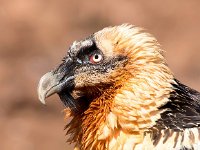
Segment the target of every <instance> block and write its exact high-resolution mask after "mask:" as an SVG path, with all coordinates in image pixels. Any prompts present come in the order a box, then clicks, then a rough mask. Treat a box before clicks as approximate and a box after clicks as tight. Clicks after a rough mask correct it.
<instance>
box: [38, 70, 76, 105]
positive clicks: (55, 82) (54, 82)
mask: <svg viewBox="0 0 200 150" xmlns="http://www.w3.org/2000/svg"><path fill="white" fill-rule="evenodd" d="M59 78H60V77H59V75H57V74H54V73H53V72H52V71H51V72H48V73H46V74H45V75H43V76H42V78H41V79H40V81H39V84H38V97H39V100H40V102H41V103H43V104H45V99H46V98H47V97H49V96H51V95H53V94H55V93H59V92H61V91H62V90H63V88H64V87H65V86H66V85H67V84H68V82H69V81H70V80H72V79H73V76H71V77H68V78H67V79H65V80H64V81H63V82H61V81H60V80H59Z"/></svg>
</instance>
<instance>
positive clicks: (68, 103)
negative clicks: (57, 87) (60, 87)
mask: <svg viewBox="0 0 200 150" xmlns="http://www.w3.org/2000/svg"><path fill="white" fill-rule="evenodd" d="M58 95H59V97H60V99H61V101H62V103H63V104H64V106H65V107H69V108H70V109H71V111H72V112H73V114H77V113H79V112H80V108H81V106H80V104H79V102H78V101H77V100H75V99H74V98H73V97H72V95H71V94H70V92H68V91H64V92H61V93H59V94H58Z"/></svg>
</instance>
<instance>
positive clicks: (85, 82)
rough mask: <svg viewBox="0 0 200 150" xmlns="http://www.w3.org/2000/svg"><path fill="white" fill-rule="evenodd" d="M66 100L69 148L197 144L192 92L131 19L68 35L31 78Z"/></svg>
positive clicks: (198, 118) (169, 149) (198, 117)
mask: <svg viewBox="0 0 200 150" xmlns="http://www.w3.org/2000/svg"><path fill="white" fill-rule="evenodd" d="M38 93H39V98H40V100H41V101H42V102H43V103H44V102H45V101H44V99H45V98H46V97H48V96H50V95H52V94H54V93H58V95H59V96H60V99H61V100H62V102H63V103H64V104H65V106H66V107H67V108H66V109H65V111H66V117H69V116H72V117H73V119H72V120H71V122H70V123H69V124H68V125H67V126H66V129H67V134H68V135H69V136H70V138H69V139H68V141H69V142H71V143H75V149H81V150H85V149H97V150H98V149H99V150H104V149H108V150H129V149H130V150H131V149H135V150H142V149H145V150H154V149H155V150H160V149H166V150H173V149H174V150H175V149H184V148H187V149H190V148H198V144H199V143H200V142H199V136H200V131H199V124H200V109H199V108H200V94H199V93H198V92H197V91H195V90H192V89H190V88H189V87H187V86H185V85H183V84H181V83H180V82H179V81H178V80H176V79H175V78H174V76H173V73H172V72H171V70H170V69H169V68H168V66H167V65H166V62H165V60H164V57H163V50H162V49H161V48H160V45H159V44H158V42H157V40H156V39H155V38H154V37H153V36H152V35H150V34H148V33H146V32H144V30H143V29H141V28H138V27H135V26H132V25H121V26H115V27H107V28H104V29H103V30H101V31H98V32H96V33H94V34H93V35H91V36H89V37H88V38H86V39H84V40H82V41H79V42H77V41H76V42H74V43H73V44H72V46H71V47H70V48H69V50H68V52H67V55H66V57H65V58H64V61H63V62H62V64H61V65H60V66H59V67H58V68H56V69H55V70H53V71H51V72H49V73H47V74H45V75H44V76H43V77H42V78H41V80H40V83H39V87H38Z"/></svg>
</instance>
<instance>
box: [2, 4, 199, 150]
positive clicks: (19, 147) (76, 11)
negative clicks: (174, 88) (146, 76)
mask: <svg viewBox="0 0 200 150" xmlns="http://www.w3.org/2000/svg"><path fill="white" fill-rule="evenodd" d="M199 7H200V1H199V0H192V1H188V0H181V1H180V0H177V1H174V0H168V1H160V0H152V1H147V0H118V1H116V0H109V1H108V0H101V1H95V0H87V1H78V0H57V1H53V0H28V1H27V0H12V1H8V0H0V85H1V86H0V93H1V94H0V96H1V98H0V150H69V149H72V146H71V145H69V144H68V143H66V142H65V141H66V137H65V131H63V128H64V124H65V121H64V119H63V118H64V115H63V112H62V109H63V106H62V103H61V102H60V101H59V100H58V97H57V96H53V97H51V98H49V99H48V103H47V106H44V105H42V104H41V103H40V102H39V101H38V98H37V84H38V80H39V79H40V77H41V76H42V75H43V74H44V73H45V72H47V71H49V70H50V69H52V68H54V67H55V66H56V65H58V64H59V63H60V62H61V59H62V57H63V56H64V55H65V53H66V50H67V48H68V47H69V45H70V44H71V43H72V42H73V41H74V40H79V39H82V38H84V37H86V36H87V35H90V34H91V33H93V32H96V31H98V30H100V29H102V28H104V27H106V26H110V25H119V24H122V23H130V24H135V25H137V26H141V27H144V28H146V29H147V30H148V32H150V33H152V34H153V35H154V36H155V37H156V38H157V39H158V41H159V42H160V43H161V45H162V47H163V49H164V50H165V51H166V53H165V56H166V59H167V62H168V64H169V66H170V68H171V69H172V70H173V72H174V74H175V76H176V77H177V78H178V79H179V80H181V81H183V82H184V83H185V84H187V85H189V86H191V87H193V88H195V89H197V90H199V91H200V63H199V62H200V61H199V60H200V9H199Z"/></svg>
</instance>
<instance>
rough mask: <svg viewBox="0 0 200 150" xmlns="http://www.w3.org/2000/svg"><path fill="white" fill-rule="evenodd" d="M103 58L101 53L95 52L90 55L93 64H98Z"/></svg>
mask: <svg viewBox="0 0 200 150" xmlns="http://www.w3.org/2000/svg"><path fill="white" fill-rule="evenodd" d="M102 59H103V56H102V55H101V54H93V55H92V56H90V62H91V63H93V64H96V63H98V62H100V61H101V60H102Z"/></svg>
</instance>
